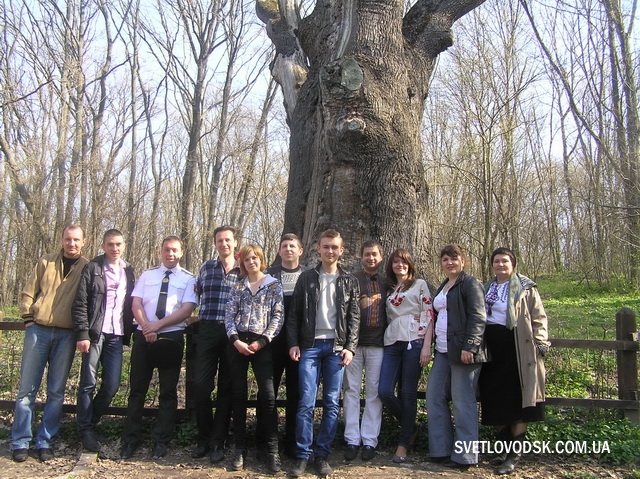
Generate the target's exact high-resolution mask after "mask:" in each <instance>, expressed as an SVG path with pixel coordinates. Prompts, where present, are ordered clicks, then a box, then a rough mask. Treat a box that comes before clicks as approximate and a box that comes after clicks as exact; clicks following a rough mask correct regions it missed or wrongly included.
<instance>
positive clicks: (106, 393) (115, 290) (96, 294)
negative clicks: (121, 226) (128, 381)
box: [71, 229, 135, 452]
mask: <svg viewBox="0 0 640 479" xmlns="http://www.w3.org/2000/svg"><path fill="white" fill-rule="evenodd" d="M102 249H103V250H104V252H105V254H102V255H99V256H96V257H95V258H94V259H93V260H91V261H90V262H89V263H88V264H87V265H86V266H85V267H84V270H83V271H82V276H81V278H80V284H79V286H78V291H77V293H76V299H75V301H74V302H73V306H72V307H71V313H72V317H73V323H74V329H75V332H76V340H77V343H76V347H77V349H78V351H80V352H81V353H82V368H81V371H80V385H79V387H78V404H77V419H76V425H77V428H78V433H79V435H80V439H81V440H82V445H83V447H84V448H85V449H86V450H88V451H92V452H98V451H99V450H100V443H99V442H98V439H97V437H96V433H95V425H96V424H97V422H98V421H99V420H100V417H101V416H102V415H103V414H104V413H105V411H106V409H107V408H108V407H109V404H111V400H112V399H113V396H115V394H116V393H117V392H118V388H119V387H120V382H121V377H120V376H121V373H122V346H123V344H129V339H130V338H131V332H132V330H133V313H132V311H131V292H132V291H133V286H134V284H135V277H134V272H133V268H132V267H131V265H129V264H127V263H125V262H124V261H123V260H122V258H121V256H122V253H123V252H124V249H125V242H124V237H123V236H122V233H121V232H120V231H118V230H116V229H111V230H108V231H107V232H106V233H105V234H104V236H103V240H102ZM100 364H102V381H101V385H100V390H99V391H98V394H96V395H95V397H94V392H95V389H96V382H97V379H98V369H99V366H100Z"/></svg>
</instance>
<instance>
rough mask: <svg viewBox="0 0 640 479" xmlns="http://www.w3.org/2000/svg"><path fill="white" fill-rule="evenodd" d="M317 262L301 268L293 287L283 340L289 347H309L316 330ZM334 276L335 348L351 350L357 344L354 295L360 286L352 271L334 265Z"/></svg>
mask: <svg viewBox="0 0 640 479" xmlns="http://www.w3.org/2000/svg"><path fill="white" fill-rule="evenodd" d="M321 267H322V264H319V265H318V266H316V267H315V268H314V269H309V270H307V271H303V272H302V274H301V275H300V277H299V278H298V282H297V283H296V287H295V290H294V291H293V304H292V306H291V309H290V310H289V311H288V313H287V318H286V324H287V342H288V343H289V348H292V347H294V346H298V347H300V348H310V347H312V346H313V340H314V338H315V334H316V311H317V307H318V289H319V285H320V268H321ZM338 273H339V274H338V279H337V280H336V306H337V308H338V315H337V318H336V330H335V332H336V337H335V349H336V350H337V351H338V350H341V349H348V350H349V351H351V352H352V353H355V351H356V347H357V346H358V331H359V329H360V306H359V304H358V296H359V295H360V288H359V286H358V280H357V279H356V278H355V277H353V276H352V275H350V274H348V273H347V272H345V271H344V270H343V269H342V268H338Z"/></svg>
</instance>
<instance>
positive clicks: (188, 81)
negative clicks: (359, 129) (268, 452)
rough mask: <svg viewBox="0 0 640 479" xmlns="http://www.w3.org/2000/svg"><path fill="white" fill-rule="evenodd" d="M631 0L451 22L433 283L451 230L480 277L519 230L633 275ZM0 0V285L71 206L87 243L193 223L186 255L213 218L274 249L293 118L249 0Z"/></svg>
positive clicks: (621, 277)
mask: <svg viewBox="0 0 640 479" xmlns="http://www.w3.org/2000/svg"><path fill="white" fill-rule="evenodd" d="M407 7H409V4H408V5H407ZM525 7H526V8H525ZM636 7H637V2H636V1H631V0H622V1H621V2H616V1H610V0H577V1H574V0H572V1H570V2H563V1H559V2H542V1H527V2H525V1H520V2H517V1H512V2H497V1H488V2H485V3H484V4H483V5H482V6H480V7H479V8H476V9H475V10H473V11H472V12H471V13H469V14H468V15H465V16H464V17H463V18H462V19H461V20H460V21H458V22H457V23H456V24H455V26H454V38H455V42H454V46H453V47H451V48H450V49H448V50H447V51H446V52H444V53H443V54H441V55H440V57H439V60H438V62H439V64H438V65H437V67H436V70H435V74H434V75H433V77H432V79H431V82H432V84H431V87H430V95H429V97H428V100H427V104H428V105H427V108H426V110H425V113H424V122H423V127H422V138H423V144H424V171H425V175H426V182H427V184H428V188H429V194H428V197H427V201H426V203H425V204H424V208H425V209H426V210H427V211H428V215H429V218H430V223H429V226H428V228H427V233H426V235H425V237H424V238H423V241H424V245H426V246H425V247H426V248H427V250H428V252H429V257H430V258H431V263H430V265H428V267H427V268H426V271H422V274H423V275H424V276H426V277H427V278H428V279H429V280H431V281H432V282H433V283H436V282H438V279H439V278H440V276H441V273H440V271H439V268H438V262H437V256H438V251H439V248H440V247H441V246H442V245H444V244H445V243H448V242H457V243H460V244H462V245H464V246H465V247H466V248H467V249H468V251H469V253H470V264H469V265H468V269H469V270H470V271H471V272H472V273H475V274H476V275H478V276H479V277H481V278H487V277H488V276H489V273H490V271H489V265H488V264H487V254H488V253H490V251H491V250H492V249H493V248H494V247H496V246H500V245H507V246H510V247H512V248H514V249H515V250H516V251H517V252H518V254H519V257H520V260H521V265H522V267H521V268H520V269H521V271H523V272H525V273H527V274H528V275H530V276H532V277H534V278H535V277H537V276H538V275H540V274H543V273H564V272H571V273H572V274H575V275H576V277H577V278H578V279H580V280H584V281H587V282H595V283H598V284H605V283H612V282H613V283H615V284H620V285H624V286H625V287H631V288H632V289H633V288H634V287H637V283H638V272H637V265H638V263H639V262H640V253H639V252H638V248H639V246H640V241H639V240H638V236H637V232H638V225H639V224H640V202H639V201H638V198H640V195H636V196H634V193H633V191H631V190H630V186H629V185H630V182H631V183H632V185H635V186H632V187H631V189H633V188H634V187H637V184H638V183H639V182H638V181H635V180H634V178H635V177H634V176H633V175H634V174H635V172H637V171H638V168H639V167H640V158H639V157H638V151H639V148H638V144H639V142H640V135H639V134H638V131H639V130H638V128H640V127H639V124H638V121H637V117H638V108H637V105H638V88H637V85H638V72H639V68H640V63H639V56H638V52H639V48H638V47H639V45H640V43H639V37H638V34H637V33H636V31H635V30H634V22H635V20H636V16H637V11H636ZM311 8H313V4H312V3H311V2H309V1H305V2H302V3H301V5H300V9H301V14H302V15H303V16H304V14H305V13H307V12H308V11H309V10H310V9H311ZM0 13H1V15H2V22H0V32H1V35H2V42H0V125H1V127H0V159H1V161H0V178H1V182H0V250H1V251H3V252H4V254H3V255H1V256H0V270H1V271H2V274H1V275H0V305H2V304H12V303H14V302H15V299H16V297H17V294H18V292H19V291H20V289H21V287H22V285H23V284H24V282H25V280H26V278H27V276H28V274H29V272H30V271H31V268H32V267H33V264H34V261H35V259H36V258H37V257H39V256H41V255H42V254H43V253H45V252H49V251H52V250H55V249H57V248H58V247H59V237H60V236H59V235H60V231H61V229H62V227H63V226H64V225H66V224H69V223H71V222H76V223H79V224H81V225H83V226H84V227H85V228H86V231H87V245H86V246H85V255H86V256H89V257H92V256H93V255H94V254H95V253H97V252H99V244H100V240H101V235H102V233H103V232H104V231H105V230H106V229H108V228H111V227H116V228H119V229H121V230H122V231H123V232H124V233H125V237H126V239H127V246H128V251H127V253H126V257H127V260H128V261H129V262H131V263H132V264H133V265H134V266H135V268H136V270H137V271H142V270H143V269H145V268H147V267H149V266H152V265H154V264H155V263H156V262H157V246H158V243H159V242H160V240H161V238H162V237H164V236H166V235H169V234H180V233H181V232H183V231H184V226H185V225H187V228H188V236H189V248H188V250H187V255H186V257H185V258H184V260H183V266H185V267H186V268H187V269H190V270H192V271H197V269H198V268H199V266H200V264H201V263H202V261H204V260H206V259H208V258H210V257H211V256H212V252H213V244H212V231H213V229H214V228H215V227H217V226H219V225H221V224H233V225H236V226H237V227H238V230H239V237H240V239H241V241H242V242H244V243H246V242H257V243H259V244H261V245H263V246H264V248H265V252H266V254H267V258H268V260H269V261H272V260H274V259H275V257H276V253H277V245H278V238H279V235H280V233H282V229H283V216H284V213H283V210H284V205H285V201H286V194H287V174H288V133H289V131H288V126H287V124H286V118H285V114H284V112H283V107H282V98H281V94H280V92H279V88H278V87H277V85H276V84H275V83H274V82H273V80H272V79H271V77H270V72H269V68H268V67H269V62H270V61H271V60H272V58H273V47H272V45H271V43H270V42H269V41H268V38H267V36H266V34H265V32H264V25H263V24H262V23H261V22H260V21H259V20H258V19H257V18H256V16H255V11H254V5H253V4H251V3H249V2H241V1H239V0H214V1H212V2H207V1H202V0H176V1H173V0H172V1H168V0H157V1H155V2H150V1H143V0H136V1H129V0H127V1H119V0H84V1H78V0H69V1H67V2H56V1H53V0H47V1H42V2H32V1H28V0H5V1H4V2H3V4H2V5H1V6H0ZM632 180H633V181H632ZM636 189H637V188H636ZM343 207H344V208H349V205H343ZM411 220H412V218H406V221H411ZM358 246H359V245H347V247H348V248H349V249H351V250H352V251H351V252H353V250H355V249H357V247H358ZM397 246H404V247H408V248H409V249H412V248H413V247H415V245H397Z"/></svg>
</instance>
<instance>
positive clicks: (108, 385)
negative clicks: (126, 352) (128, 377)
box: [76, 334, 122, 435]
mask: <svg viewBox="0 0 640 479" xmlns="http://www.w3.org/2000/svg"><path fill="white" fill-rule="evenodd" d="M101 364H102V380H101V384H100V389H99V390H98V394H96V395H95V397H94V395H93V394H94V392H95V390H96V382H97V380H98V368H99V367H100V365H101ZM121 374H122V336H115V335H113V334H101V335H100V339H99V340H98V342H97V343H91V346H89V352H88V353H86V354H83V355H82V369H81V370H80V385H79V386H78V405H77V408H76V411H77V416H76V426H77V428H78V432H79V433H80V435H82V434H84V433H86V432H88V431H91V430H92V429H93V428H94V427H95V425H96V424H97V423H98V421H100V418H101V417H102V415H103V414H104V413H105V411H106V410H107V408H108V407H109V404H111V400H112V399H113V396H115V395H116V393H117V392H118V388H119V387H120V376H121Z"/></svg>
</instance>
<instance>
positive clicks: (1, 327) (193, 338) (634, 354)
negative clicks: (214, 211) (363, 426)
mask: <svg viewBox="0 0 640 479" xmlns="http://www.w3.org/2000/svg"><path fill="white" fill-rule="evenodd" d="M11 319H12V320H11V321H3V316H2V312H0V340H1V337H2V336H1V334H2V331H20V330H24V323H23V322H22V320H20V319H19V318H11ZM197 330H198V328H197V322H196V323H194V324H191V325H190V326H188V327H187V329H186V331H185V334H186V341H185V343H186V352H185V357H186V363H185V371H186V390H185V407H184V408H180V409H179V411H178V414H179V417H180V418H189V417H192V416H193V415H192V411H193V409H194V407H195V404H194V401H193V399H192V394H193V393H192V385H193V368H194V357H195V349H196V348H197V343H198V341H197V336H198V335H197ZM551 346H552V348H553V349H592V350H608V351H616V370H617V382H618V399H594V398H566V397H547V398H546V404H548V405H550V406H561V407H563V406H564V407H585V408H608V409H621V410H623V411H624V415H625V417H627V418H629V420H631V421H633V422H635V423H636V424H640V400H639V395H638V352H639V351H640V342H639V341H638V328H637V324H636V316H635V313H634V312H633V311H631V310H630V309H628V308H623V309H621V310H620V311H619V312H618V313H617V314H616V339H615V340H611V341H606V340H591V339H564V338H563V339H560V338H556V339H551ZM419 394H420V395H421V397H424V394H425V392H424V391H419ZM361 401H362V402H363V404H364V399H362V400H361ZM256 403H257V401H256V400H250V401H249V403H248V405H249V407H254V406H255V405H256ZM276 405H277V406H278V407H284V406H285V405H286V401H285V400H283V399H278V400H277V401H276ZM321 405H322V400H321V399H319V400H318V401H317V402H316V406H321ZM14 406H15V401H11V400H0V409H4V410H12V409H13V408H14ZM214 406H215V401H214ZM35 408H36V410H38V411H41V410H43V409H44V403H42V402H36V404H35ZM75 410H76V406H75V404H65V405H64V406H63V411H64V412H65V413H75ZM126 412H127V409H126V407H110V408H109V409H108V411H107V414H109V415H114V416H125V415H126ZM144 414H145V415H146V416H157V414H158V410H157V408H149V407H147V408H145V410H144Z"/></svg>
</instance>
